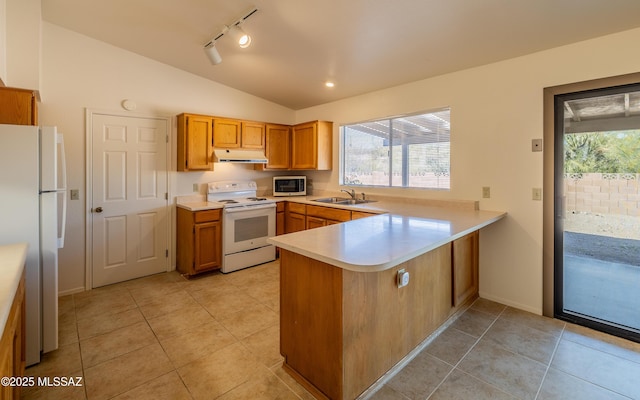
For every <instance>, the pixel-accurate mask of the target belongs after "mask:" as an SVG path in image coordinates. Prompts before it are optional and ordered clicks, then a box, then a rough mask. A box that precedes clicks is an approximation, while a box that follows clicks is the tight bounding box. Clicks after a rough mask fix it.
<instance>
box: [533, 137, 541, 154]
mask: <svg viewBox="0 0 640 400" xmlns="http://www.w3.org/2000/svg"><path fill="white" fill-rule="evenodd" d="M531 151H542V139H531Z"/></svg>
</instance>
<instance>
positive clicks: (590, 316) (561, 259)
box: [554, 85, 640, 341]
mask: <svg viewBox="0 0 640 400" xmlns="http://www.w3.org/2000/svg"><path fill="white" fill-rule="evenodd" d="M555 171H556V172H555V188H554V190H555V193H554V199H555V204H554V215H555V238H554V241H555V267H554V268H555V307H554V308H555V310H554V311H555V316H556V317H557V318H561V319H565V320H570V321H573V322H576V323H579V324H582V325H586V326H590V327H593V328H596V329H599V330H603V331H607V332H610V333H614V334H616V335H618V336H623V337H627V338H630V339H633V340H636V341H640V85H631V86H622V87H615V88H607V89H600V90H593V91H586V92H580V93H570V94H563V95H558V96H556V97H555Z"/></svg>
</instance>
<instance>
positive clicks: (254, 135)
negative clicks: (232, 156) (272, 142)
mask: <svg viewBox="0 0 640 400" xmlns="http://www.w3.org/2000/svg"><path fill="white" fill-rule="evenodd" d="M264 142H265V124H264V123H262V122H253V121H239V120H235V119H225V118H214V120H213V147H216V148H222V149H239V148H243V149H264Z"/></svg>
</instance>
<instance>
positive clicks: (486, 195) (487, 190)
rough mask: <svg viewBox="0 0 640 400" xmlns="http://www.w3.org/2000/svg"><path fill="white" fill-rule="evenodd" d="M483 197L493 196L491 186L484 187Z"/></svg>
mask: <svg viewBox="0 0 640 400" xmlns="http://www.w3.org/2000/svg"><path fill="white" fill-rule="evenodd" d="M482 198H483V199H489V198H491V188H490V187H489V186H483V187H482Z"/></svg>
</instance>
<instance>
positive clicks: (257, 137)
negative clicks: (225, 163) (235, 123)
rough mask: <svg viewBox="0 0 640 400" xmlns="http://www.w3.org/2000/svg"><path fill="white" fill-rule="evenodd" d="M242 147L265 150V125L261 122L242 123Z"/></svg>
mask: <svg viewBox="0 0 640 400" xmlns="http://www.w3.org/2000/svg"><path fill="white" fill-rule="evenodd" d="M241 138H242V139H241V142H240V144H241V147H242V148H243V149H264V145H265V124H263V123H261V122H248V121H243V122H242V135H241Z"/></svg>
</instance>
